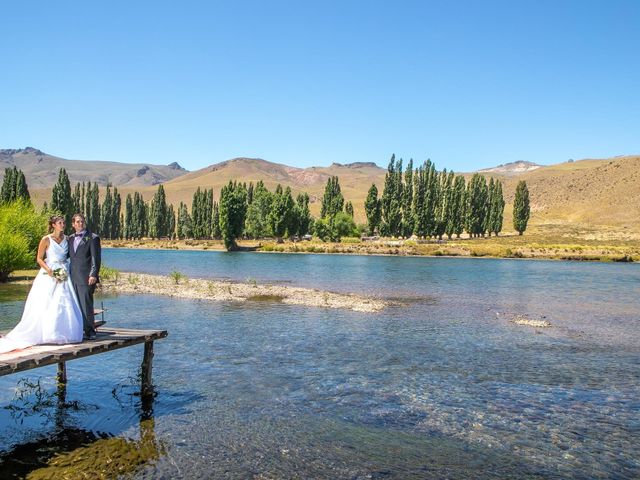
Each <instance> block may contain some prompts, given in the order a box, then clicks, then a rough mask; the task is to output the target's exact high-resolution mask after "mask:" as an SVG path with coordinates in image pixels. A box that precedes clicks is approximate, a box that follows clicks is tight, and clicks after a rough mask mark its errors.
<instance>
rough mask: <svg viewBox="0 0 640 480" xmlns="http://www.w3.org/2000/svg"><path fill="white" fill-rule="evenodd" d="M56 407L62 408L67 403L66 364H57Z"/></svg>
mask: <svg viewBox="0 0 640 480" xmlns="http://www.w3.org/2000/svg"><path fill="white" fill-rule="evenodd" d="M56 379H57V381H58V382H57V383H58V406H63V405H64V403H65V402H66V401H67V364H66V363H65V362H58V375H57V376H56Z"/></svg>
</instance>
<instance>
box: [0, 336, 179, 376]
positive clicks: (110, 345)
mask: <svg viewBox="0 0 640 480" xmlns="http://www.w3.org/2000/svg"><path fill="white" fill-rule="evenodd" d="M167 335H168V332H167V331H166V330H134V329H124V328H113V329H109V330H103V329H101V330H99V331H98V332H97V336H96V339H95V340H89V341H84V342H82V343H74V344H69V345H63V346H62V345H36V346H33V347H30V348H27V349H25V350H22V351H18V352H9V353H5V354H0V376H2V375H8V374H11V373H17V372H22V371H25V370H30V369H32V368H38V367H43V366H45V365H52V364H54V363H57V364H60V363H64V362H66V361H69V360H75V359H77V358H84V357H88V356H91V355H96V354H99V353H105V352H109V351H112V350H118V349H120V348H125V347H130V346H133V345H139V344H141V343H147V342H153V341H154V340H159V339H162V338H165V337H166V336H167Z"/></svg>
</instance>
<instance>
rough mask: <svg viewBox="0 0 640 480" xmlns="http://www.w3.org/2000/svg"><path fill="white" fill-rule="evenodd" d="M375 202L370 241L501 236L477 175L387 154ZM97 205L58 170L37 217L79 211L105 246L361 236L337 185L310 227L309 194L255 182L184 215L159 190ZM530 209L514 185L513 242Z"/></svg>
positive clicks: (498, 205) (234, 186) (488, 186)
mask: <svg viewBox="0 0 640 480" xmlns="http://www.w3.org/2000/svg"><path fill="white" fill-rule="evenodd" d="M378 194H379V192H378V189H377V187H376V185H372V186H371V188H370V190H369V193H368V195H367V199H366V201H365V205H364V206H365V212H366V215H367V221H368V223H367V230H368V233H369V234H370V235H371V234H374V233H376V232H379V233H381V234H382V235H387V236H404V237H408V236H411V235H414V234H415V235H417V236H420V237H437V238H442V236H443V235H444V234H446V235H447V236H448V237H449V238H451V237H452V235H454V234H455V235H457V236H458V237H459V236H460V234H461V233H462V232H463V231H465V230H466V231H467V232H468V233H469V235H470V236H484V235H486V234H489V235H491V234H492V233H493V234H496V235H497V234H498V233H499V232H500V231H501V230H502V223H503V210H504V198H503V193H502V184H501V182H499V181H496V180H494V179H493V178H492V179H490V180H489V183H487V181H486V179H485V178H484V177H483V176H482V175H479V174H475V175H474V176H473V177H472V178H471V179H470V180H469V182H466V180H465V178H464V177H463V176H462V175H458V176H456V175H454V173H453V172H447V171H446V170H443V171H442V172H438V171H437V170H436V168H435V165H434V164H433V163H432V162H431V161H429V160H427V161H426V162H425V163H424V164H423V165H422V166H421V167H419V168H417V169H415V170H414V169H413V162H412V161H409V163H408V165H407V168H406V170H405V171H403V167H402V160H399V161H397V162H396V160H395V156H392V158H391V161H390V163H389V168H388V171H387V174H386V176H385V185H384V190H383V193H382V196H381V197H380V198H379V197H378ZM17 198H18V199H19V198H23V199H26V200H27V201H30V199H29V193H28V188H27V185H26V181H25V178H24V174H23V173H22V172H21V171H20V170H18V169H16V168H15V167H14V168H12V169H6V170H5V177H4V180H3V183H2V188H1V189H0V204H1V203H3V202H5V203H6V202H10V201H12V200H14V199H17ZM99 200H100V190H99V186H98V184H97V183H93V184H92V183H91V182H87V183H86V184H85V183H84V182H82V183H77V184H76V185H75V188H74V189H73V191H72V189H71V184H70V182H69V178H68V175H67V173H66V171H65V170H64V169H60V171H59V174H58V180H57V182H56V184H55V185H54V187H53V191H52V198H51V204H50V205H47V204H46V203H45V210H52V211H57V212H61V213H62V214H64V215H65V218H66V219H67V223H68V224H69V228H70V223H71V216H72V215H73V213H75V212H84V213H85V216H86V219H87V226H88V228H89V229H90V230H92V231H94V232H96V233H98V234H100V235H101V236H103V237H104V238H108V239H116V238H125V239H139V238H142V237H147V236H149V237H153V238H162V237H177V238H180V239H184V238H195V239H207V238H221V239H223V240H224V241H225V245H227V247H228V248H235V247H236V243H235V240H236V239H237V238H240V237H247V238H263V237H271V236H273V237H276V238H277V239H278V241H281V240H282V239H283V238H284V237H287V236H288V237H293V236H296V235H297V236H303V235H305V234H307V233H314V234H315V235H316V236H318V237H319V238H321V239H322V240H332V241H339V240H340V238H341V237H344V236H353V235H357V234H358V233H359V232H358V229H357V228H356V225H355V222H354V220H353V216H354V212H353V205H352V203H351V202H345V199H344V196H343V194H342V191H341V188H340V183H339V179H338V177H331V178H329V179H328V181H327V184H326V186H325V191H324V195H323V197H322V205H321V212H320V218H319V219H317V220H314V219H313V218H312V217H311V214H310V211H309V195H308V194H306V193H302V194H299V195H298V196H297V197H296V198H295V200H294V198H293V195H292V192H291V189H290V188H289V187H287V188H286V189H283V188H282V186H280V185H278V186H277V187H276V189H275V191H274V192H271V191H269V190H268V189H267V188H266V187H265V185H264V183H263V182H262V181H260V182H258V183H257V184H256V185H255V186H254V185H253V183H250V184H249V185H248V186H247V185H246V184H240V183H237V182H229V184H228V185H226V186H225V187H223V189H222V190H221V192H220V203H217V202H215V201H214V200H213V190H212V189H200V188H198V189H197V190H196V192H195V193H194V195H193V201H192V203H191V210H190V211H189V209H188V207H187V205H186V204H184V203H182V202H181V203H180V205H179V207H178V210H177V212H176V211H174V207H173V205H171V204H168V203H167V200H166V195H165V192H164V187H163V186H162V185H159V186H158V190H157V191H156V193H155V195H154V197H153V199H152V200H151V202H149V203H147V202H145V201H144V199H143V197H142V195H141V194H140V193H139V192H134V193H133V194H128V195H127V197H126V199H125V204H124V211H122V202H121V196H120V193H119V192H118V190H117V188H113V189H112V187H111V186H107V187H106V191H105V193H104V196H103V201H102V204H100V201H99ZM529 211H530V210H529V194H528V190H527V186H526V183H524V182H520V184H518V188H517V189H516V199H515V202H514V216H513V222H514V228H515V229H516V230H517V231H518V232H519V233H520V234H522V232H524V230H526V226H527V222H528V219H529Z"/></svg>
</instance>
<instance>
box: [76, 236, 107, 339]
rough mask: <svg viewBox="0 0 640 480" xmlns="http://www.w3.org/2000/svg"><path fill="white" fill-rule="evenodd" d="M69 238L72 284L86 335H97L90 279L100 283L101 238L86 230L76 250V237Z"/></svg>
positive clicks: (92, 289)
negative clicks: (93, 278)
mask: <svg viewBox="0 0 640 480" xmlns="http://www.w3.org/2000/svg"><path fill="white" fill-rule="evenodd" d="M77 235H78V234H73V235H71V236H69V258H70V259H71V283H72V284H73V288H74V289H75V291H76V295H77V296H78V301H79V302H80V310H82V322H83V329H84V333H85V335H90V334H92V333H95V331H96V330H95V327H94V324H93V322H94V313H93V292H94V291H95V289H96V286H95V285H89V284H88V281H89V277H95V278H96V279H97V281H98V282H99V281H100V277H99V276H98V275H99V272H100V262H101V247H100V237H98V235H96V234H95V233H91V232H89V231H88V230H85V232H84V235H83V236H82V238H81V239H80V243H79V244H78V247H77V248H76V241H75V240H76V236H77Z"/></svg>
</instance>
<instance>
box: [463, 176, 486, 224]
mask: <svg viewBox="0 0 640 480" xmlns="http://www.w3.org/2000/svg"><path fill="white" fill-rule="evenodd" d="M487 198H488V189H487V181H486V179H485V178H484V177H483V176H482V175H480V174H479V173H474V174H473V177H471V181H470V182H469V185H468V187H467V232H468V233H469V236H471V237H478V236H480V235H483V234H484V226H485V216H486V213H487Z"/></svg>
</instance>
